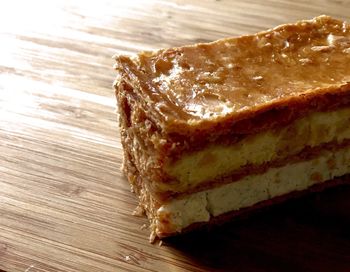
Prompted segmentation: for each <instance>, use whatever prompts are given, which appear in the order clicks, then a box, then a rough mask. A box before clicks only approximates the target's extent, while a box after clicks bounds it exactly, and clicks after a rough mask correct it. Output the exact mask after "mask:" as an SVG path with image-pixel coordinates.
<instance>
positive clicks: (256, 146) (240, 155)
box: [159, 108, 350, 192]
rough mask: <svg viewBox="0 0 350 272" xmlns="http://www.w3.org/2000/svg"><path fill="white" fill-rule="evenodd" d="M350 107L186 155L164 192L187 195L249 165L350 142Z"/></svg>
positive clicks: (171, 168) (170, 172) (175, 166)
mask: <svg viewBox="0 0 350 272" xmlns="http://www.w3.org/2000/svg"><path fill="white" fill-rule="evenodd" d="M349 123H350V108H343V109H338V110H334V111H330V112H314V113H312V114H309V115H307V116H305V117H303V118H301V119H298V120H296V121H294V122H292V123H291V124H289V125H287V126H285V127H282V128H277V129H274V130H269V131H265V132H261V133H259V134H256V135H251V136H248V137H246V138H244V139H243V140H241V141H240V142H238V143H235V144H232V145H212V146H209V147H207V148H205V149H203V150H200V151H196V152H193V153H191V154H187V155H184V156H183V157H182V158H180V159H179V160H178V161H176V162H174V163H172V164H168V165H166V166H165V167H164V171H165V172H166V173H167V174H168V175H169V176H170V177H172V178H173V179H174V182H173V183H166V184H165V183H164V184H160V185H159V186H160V189H161V190H169V191H175V192H183V191H186V190H188V189H190V188H193V187H195V186H196V185H198V184H200V183H201V182H204V181H208V180H213V179H215V178H217V177H220V176H225V175H229V174H230V173H232V172H233V171H234V170H238V169H240V168H241V167H243V166H245V165H249V164H252V165H261V164H263V163H266V162H269V161H273V160H280V159H283V158H287V157H288V156H291V155H295V154H298V153H299V152H301V151H302V149H303V148H305V147H306V146H308V147H316V146H318V145H320V144H323V143H329V142H338V143H341V142H342V141H343V140H344V139H350V126H349Z"/></svg>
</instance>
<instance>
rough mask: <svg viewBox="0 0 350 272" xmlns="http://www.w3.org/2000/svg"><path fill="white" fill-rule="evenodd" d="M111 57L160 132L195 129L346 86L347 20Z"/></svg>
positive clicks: (349, 76)
mask: <svg viewBox="0 0 350 272" xmlns="http://www.w3.org/2000/svg"><path fill="white" fill-rule="evenodd" d="M116 60H117V65H116V68H117V70H119V72H120V73H121V76H122V78H123V79H124V80H126V81H127V82H129V84H130V85H132V86H133V88H134V92H137V93H139V95H141V97H142V99H141V100H142V103H143V104H144V107H145V108H147V109H148V111H149V112H150V111H152V115H153V116H155V117H156V118H157V119H158V120H157V121H159V123H160V125H161V126H162V127H163V128H165V130H166V131H171V130H172V128H173V129H178V128H180V127H181V128H183V129H186V128H187V129H188V128H191V127H192V128H196V129H198V128H199V129H200V128H203V127H208V126H209V127H210V126H211V125H214V124H215V123H218V122H219V121H221V120H231V121H233V122H234V121H238V120H241V119H244V118H248V117H249V114H251V113H252V112H263V111H264V109H268V108H269V109H271V107H273V106H281V105H288V101H289V100H290V99H298V97H300V98H301V97H302V96H303V95H305V94H308V95H310V94H311V95H313V94H315V95H318V94H321V93H324V92H330V93H332V92H336V91H340V89H341V90H343V91H344V90H346V91H349V90H350V84H349V83H350V26H349V25H348V24H347V23H345V22H342V21H338V20H335V19H332V18H330V17H328V16H319V17H316V18H314V19H313V20H309V21H300V22H298V23H296V24H288V25H282V26H279V27H276V28H274V29H272V30H268V31H265V32H260V33H258V34H256V35H248V36H242V37H238V38H228V39H222V40H218V41H216V42H212V43H207V44H196V45H193V46H184V47H179V48H173V49H163V50H159V51H155V52H142V53H140V54H139V55H138V56H136V57H134V58H129V57H126V56H118V57H116ZM247 116H248V117H247Z"/></svg>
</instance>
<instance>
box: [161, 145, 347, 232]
mask: <svg viewBox="0 0 350 272" xmlns="http://www.w3.org/2000/svg"><path fill="white" fill-rule="evenodd" d="M348 173H350V148H344V149H341V150H338V151H336V152H330V151H324V152H322V153H321V155H320V156H319V157H317V158H314V159H311V160H308V161H301V162H297V163H293V164H289V165H285V166H283V167H279V168H271V169H269V170H268V171H267V172H265V173H264V174H260V175H251V176H246V177H244V178H242V179H241V180H239V181H236V182H233V183H229V184H225V185H222V186H220V187H216V188H213V189H210V190H206V191H202V192H197V193H194V194H191V195H188V196H186V197H183V198H180V199H175V200H172V201H171V202H168V203H166V204H163V205H162V206H161V207H160V208H159V209H158V211H157V223H156V225H157V230H156V232H157V233H158V234H159V235H160V236H161V234H162V233H174V232H180V231H181V230H182V229H183V228H185V227H187V226H189V225H191V224H193V223H196V222H207V221H209V219H210V217H211V216H218V215H221V214H224V213H226V212H230V211H235V210H239V209H241V208H244V207H249V206H252V205H254V204H257V203H259V202H261V201H264V200H268V199H271V198H274V197H277V196H281V195H284V194H288V193H290V192H293V191H300V190H305V189H307V188H309V187H310V186H312V185H314V184H317V183H322V182H325V181H327V180H331V179H333V178H335V177H340V176H343V175H345V174H348Z"/></svg>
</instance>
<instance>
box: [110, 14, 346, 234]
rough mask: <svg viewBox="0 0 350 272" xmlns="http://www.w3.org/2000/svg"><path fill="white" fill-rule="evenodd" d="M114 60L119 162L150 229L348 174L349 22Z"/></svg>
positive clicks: (174, 228) (217, 216) (246, 206)
mask: <svg viewBox="0 0 350 272" xmlns="http://www.w3.org/2000/svg"><path fill="white" fill-rule="evenodd" d="M115 68H116V70H117V71H118V78H117V80H116V81H115V89H116V96H117V101H118V108H119V115H120V119H119V125H120V131H121V140H122V144H123V150H124V166H123V168H124V172H125V175H126V176H127V178H128V180H129V182H130V184H131V187H132V189H133V190H134V192H135V193H136V195H137V196H138V197H139V202H140V207H141V208H142V209H143V210H144V211H145V213H146V214H147V216H148V218H149V220H150V222H151V230H152V238H154V237H156V236H158V237H165V236H170V235H174V234H178V233H180V232H183V231H185V230H189V229H193V228H195V227H197V226H199V225H203V224H208V223H211V222H216V221H220V220H221V221H222V220H227V219H228V218H230V217H231V216H235V215H237V214H241V213H244V212H246V211H250V210H252V209H256V208H259V207H262V206H266V205H271V204H273V203H275V202H280V201H281V200H284V199H287V198H289V197H292V196H295V195H298V194H299V193H301V192H304V191H310V190H318V189H320V188H324V187H328V186H332V185H336V184H340V183H345V182H347V180H350V179H349V178H347V177H348V176H349V174H350V26H349V25H348V24H347V23H345V22H342V21H338V20H335V19H332V18H330V17H327V16H320V17H317V18H314V19H313V20H308V21H300V22H297V23H295V24H286V25H281V26H278V27H276V28H274V29H271V30H267V31H265V32H260V33H257V34H255V35H247V36H242V37H238V38H228V39H222V40H218V41H215V42H212V43H203V44H195V45H191V46H184V47H178V48H171V49H162V50H158V51H153V52H142V53H140V54H138V55H136V56H133V57H128V56H116V65H115Z"/></svg>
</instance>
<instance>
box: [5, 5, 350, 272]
mask: <svg viewBox="0 0 350 272" xmlns="http://www.w3.org/2000/svg"><path fill="white" fill-rule="evenodd" d="M319 14H329V15H332V16H335V17H338V18H340V19H350V2H349V1H330V0H329V1H326V0H323V1H316V0H313V1H300V0H295V1H287V0H267V1H259V0H253V1H243V0H242V1H228V0H222V1H219V0H218V1H199V0H198V1H162V0H159V1H156V0H153V1H136V0H135V1H134V0H127V1H108V0H103V1H102V0H100V1H97V0H96V1H82V0H80V1H79V0H75V1H59V0H57V1H44V0H43V1H33V0H32V1H7V2H5V1H3V2H2V5H1V8H0V41H1V44H0V48H1V50H0V72H1V73H0V188H1V189H0V269H3V270H6V271H26V272H29V271H30V272H34V271H65V272H68V271H216V270H217V271H349V270H350V203H349V202H350V201H349V198H350V189H349V187H341V188H336V189H333V190H329V191H327V192H324V193H322V194H317V195H313V196H309V197H306V198H303V199H300V200H295V201H290V202H288V203H286V204H283V205H281V206H278V207H276V208H273V209H270V210H268V211H265V212H263V213H260V214H257V215H255V216H252V217H250V218H249V219H246V220H242V221H240V222H233V223H231V224H228V225H226V226H224V227H219V228H217V229H216V230H215V232H207V231H202V232H199V233H196V234H191V235H185V236H183V237H177V238H174V239H170V240H167V241H165V242H164V243H163V245H162V246H159V245H152V244H149V242H148V234H149V233H148V230H147V229H146V230H141V229H140V226H141V225H143V224H145V223H146V219H145V218H142V217H141V218H140V217H134V216H132V215H131V213H132V211H133V209H134V207H135V206H136V198H135V197H134V196H133V194H131V193H130V190H129V186H128V184H127V182H126V180H125V179H124V178H123V176H122V174H121V171H120V166H121V163H122V156H121V154H122V152H121V145H120V140H119V132H118V129H117V118H116V115H115V113H114V111H115V99H114V93H113V90H112V87H111V86H112V81H113V79H114V77H115V73H114V71H113V70H112V65H113V60H112V58H111V57H112V55H113V54H115V53H134V52H137V51H139V50H144V49H153V48H159V47H170V46H179V45H183V44H190V43H195V42H204V41H211V40H215V39H218V38H222V37H226V36H232V35H238V34H244V33H254V32H256V31H260V30H263V29H266V28H270V27H273V26H275V25H278V24H281V23H285V22H294V21H296V20H298V19H303V18H312V17H314V16H317V15H319Z"/></svg>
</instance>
